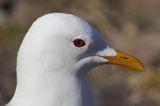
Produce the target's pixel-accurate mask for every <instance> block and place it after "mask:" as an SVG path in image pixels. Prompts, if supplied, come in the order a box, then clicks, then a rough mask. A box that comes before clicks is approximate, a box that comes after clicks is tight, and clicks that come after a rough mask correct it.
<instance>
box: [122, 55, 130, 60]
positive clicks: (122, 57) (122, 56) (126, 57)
mask: <svg viewBox="0 0 160 106" xmlns="http://www.w3.org/2000/svg"><path fill="white" fill-rule="evenodd" d="M121 58H123V59H126V60H128V59H129V58H127V57H123V56H121Z"/></svg>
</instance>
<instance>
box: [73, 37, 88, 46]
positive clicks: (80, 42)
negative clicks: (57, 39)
mask: <svg viewBox="0 0 160 106" xmlns="http://www.w3.org/2000/svg"><path fill="white" fill-rule="evenodd" d="M73 44H74V45H75V46H76V47H83V46H85V45H86V43H85V41H84V40H82V39H75V40H74V41H73Z"/></svg>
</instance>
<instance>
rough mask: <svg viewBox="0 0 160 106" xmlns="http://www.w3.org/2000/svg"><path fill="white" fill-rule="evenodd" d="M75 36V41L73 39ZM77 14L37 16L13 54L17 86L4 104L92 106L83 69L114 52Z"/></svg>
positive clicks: (89, 67) (10, 105)
mask: <svg viewBox="0 0 160 106" xmlns="http://www.w3.org/2000/svg"><path fill="white" fill-rule="evenodd" d="M76 40H78V41H76ZM116 55H117V53H116V51H115V50H114V49H112V48H111V47H109V46H108V44H107V43H106V42H105V41H104V39H103V38H102V37H101V36H100V34H99V33H98V32H97V31H96V30H95V29H94V28H93V27H92V26H90V25H89V24H88V23H87V22H86V21H84V20H82V19H81V18H79V17H77V16H74V15H71V14H65V13H51V14H47V15H45V16H42V17H40V18H39V19H37V20H36V21H35V22H34V23H33V25H32V26H31V28H30V29H29V31H28V33H27V34H26V36H25V38H24V40H23V42H22V44H21V47H20V49H19V52H18V57H17V87H16V91H15V94H14V96H13V98H12V100H11V101H10V102H9V103H8V104H7V105H6V106H95V100H94V97H93V95H92V93H91V90H90V87H89V84H88V82H87V81H86V78H85V75H86V73H87V72H88V71H89V70H90V69H91V68H93V67H95V66H97V65H100V64H104V63H106V62H108V61H109V60H107V59H106V58H104V56H113V57H114V56H116Z"/></svg>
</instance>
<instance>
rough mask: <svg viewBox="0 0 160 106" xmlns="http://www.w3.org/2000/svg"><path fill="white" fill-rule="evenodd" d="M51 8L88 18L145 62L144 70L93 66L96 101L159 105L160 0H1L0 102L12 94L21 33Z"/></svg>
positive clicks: (108, 105) (111, 105)
mask: <svg viewBox="0 0 160 106" xmlns="http://www.w3.org/2000/svg"><path fill="white" fill-rule="evenodd" d="M50 12H67V13H73V14H76V15H78V16H80V17H82V18H84V19H86V20H87V21H89V22H90V23H91V24H93V25H94V26H95V27H96V28H97V30H98V31H100V32H101V33H102V34H103V36H104V37H105V38H106V39H107V40H108V42H109V43H110V45H112V47H114V48H116V49H121V50H123V51H125V52H127V53H130V54H132V55H134V56H136V57H138V58H139V59H140V60H141V61H142V62H143V63H144V64H145V67H146V71H145V72H133V71H128V70H125V69H123V68H120V67H116V66H110V65H105V66H100V67H97V68H95V69H93V70H92V71H91V72H90V73H89V74H88V76H87V77H88V79H89V80H90V82H91V85H92V87H93V90H94V93H95V95H96V99H97V106H160V0H0V106H3V105H4V104H5V103H7V102H8V101H9V100H10V99H11V97H12V96H13V93H14V90H15V86H16V55H17V51H18V48H19V46H20V43H21V41H22V39H23V37H24V35H25V33H26V32H27V30H28V28H29V27H30V26H31V24H32V22H33V21H34V20H35V19H36V18H38V17H39V16H41V15H44V14H46V13H50Z"/></svg>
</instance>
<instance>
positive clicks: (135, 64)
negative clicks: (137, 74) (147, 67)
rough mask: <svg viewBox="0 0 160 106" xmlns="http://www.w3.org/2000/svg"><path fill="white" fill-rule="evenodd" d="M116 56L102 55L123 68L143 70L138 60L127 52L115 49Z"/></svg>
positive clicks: (109, 61)
mask: <svg viewBox="0 0 160 106" xmlns="http://www.w3.org/2000/svg"><path fill="white" fill-rule="evenodd" d="M116 53H117V55H116V56H104V57H103V58H106V59H107V60H108V63H110V64H115V65H119V66H122V67H124V68H127V69H130V70H136V71H144V66H143V64H142V63H141V61H140V60H138V59H137V58H136V57H134V56H131V55H129V54H127V53H124V52H121V51H120V50H116Z"/></svg>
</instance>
